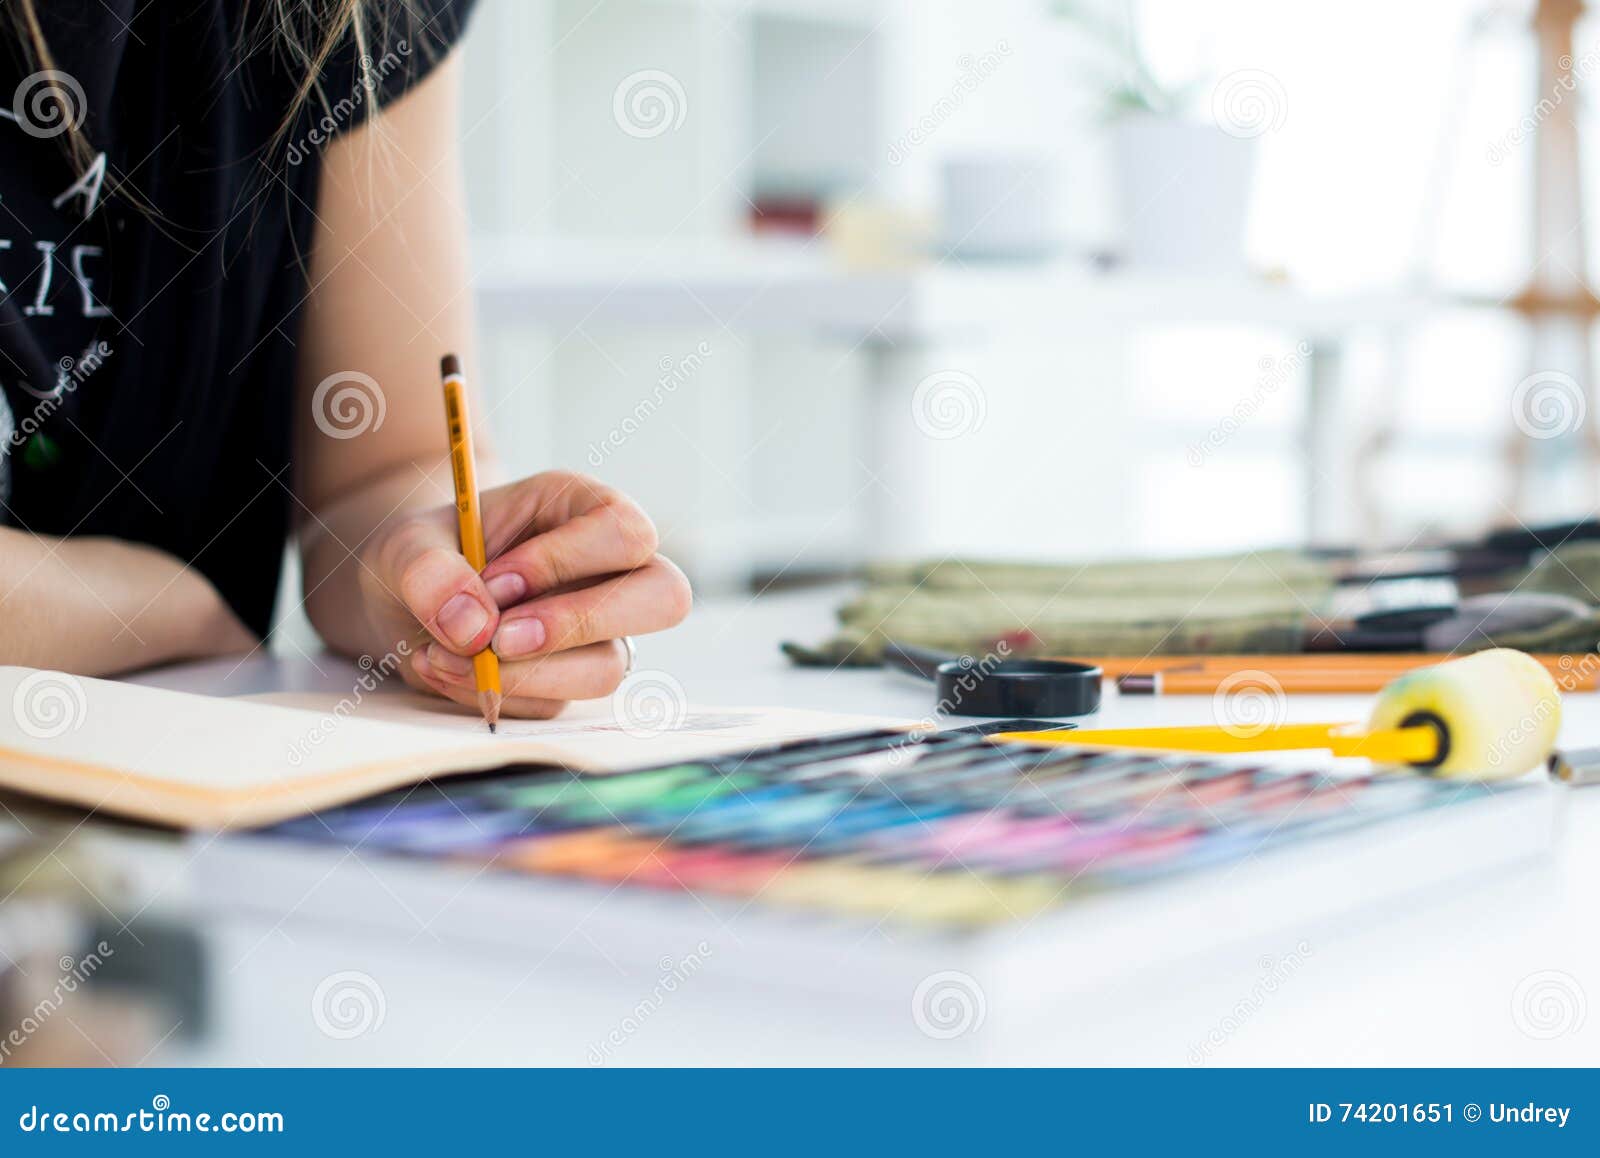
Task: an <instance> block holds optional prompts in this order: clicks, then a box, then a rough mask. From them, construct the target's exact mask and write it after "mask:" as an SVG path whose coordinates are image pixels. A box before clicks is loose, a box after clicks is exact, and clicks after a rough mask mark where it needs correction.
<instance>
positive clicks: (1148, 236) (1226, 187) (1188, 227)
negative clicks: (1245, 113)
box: [1110, 116, 1256, 274]
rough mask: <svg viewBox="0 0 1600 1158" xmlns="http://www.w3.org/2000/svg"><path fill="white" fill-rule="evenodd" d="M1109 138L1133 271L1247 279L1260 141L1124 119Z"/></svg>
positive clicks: (1193, 125)
mask: <svg viewBox="0 0 1600 1158" xmlns="http://www.w3.org/2000/svg"><path fill="white" fill-rule="evenodd" d="M1110 133H1111V152H1112V163H1113V165H1114V167H1115V173H1114V175H1115V178H1116V187H1117V198H1118V203H1119V206H1120V208H1121V217H1122V224H1123V244H1122V247H1121V252H1122V255H1123V257H1124V259H1125V260H1126V261H1127V263H1128V264H1129V265H1130V266H1132V267H1135V268H1139V269H1157V270H1168V271H1184V272H1192V273H1225V274H1242V273H1243V272H1244V270H1245V260H1244V233H1245V223H1246V220H1247V218H1248V215H1249V208H1250V187H1251V183H1252V181H1253V180H1254V177H1255V162H1256V148H1255V145H1256V143H1255V141H1253V140H1250V139H1241V138H1239V137H1234V136H1229V135H1228V134H1227V133H1225V132H1223V131H1222V130H1221V129H1219V128H1217V126H1216V125H1213V124H1208V123H1204V122H1196V121H1183V120H1177V119H1175V118H1171V117H1156V116H1138V117H1124V118H1122V119H1120V120H1118V121H1116V122H1114V123H1113V124H1112V126H1111V130H1110Z"/></svg>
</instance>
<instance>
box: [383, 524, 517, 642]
mask: <svg viewBox="0 0 1600 1158" xmlns="http://www.w3.org/2000/svg"><path fill="white" fill-rule="evenodd" d="M386 554H388V555H389V559H388V565H387V566H386V567H385V568H384V572H385V574H384V581H385V582H386V583H387V584H389V586H390V590H391V593H392V594H394V595H396V596H398V597H399V599H400V601H401V602H402V603H404V604H405V605H406V608H407V609H408V610H409V611H410V612H411V614H412V615H414V616H416V617H417V621H418V622H419V623H421V624H422V626H423V627H425V628H427V630H428V633H429V634H430V635H432V636H433V637H434V638H435V639H437V640H438V641H439V642H440V643H442V644H444V646H445V647H447V648H449V649H450V650H451V651H453V652H455V653H456V654H457V655H476V654H477V653H478V652H480V651H482V650H483V649H484V648H486V647H488V646H489V640H490V639H491V638H492V637H493V636H494V629H495V625H496V624H497V623H498V622H499V619H500V613H499V610H498V608H497V607H496V606H495V601H494V599H493V598H491V597H490V595H489V591H488V588H486V587H485V586H484V583H483V579H482V578H480V577H479V575H478V573H477V572H476V571H474V570H473V569H472V565H471V564H470V563H468V562H467V560H466V558H465V557H464V556H463V555H462V554H461V552H460V551H459V550H458V549H457V540H456V537H455V535H454V533H453V531H449V530H446V529H445V528H444V527H443V526H441V525H439V524H436V523H432V522H428V521H418V522H414V523H411V524H409V525H408V526H406V528H405V529H404V530H403V531H402V532H401V533H400V534H399V535H398V536H397V538H396V540H395V542H394V543H393V544H392V550H391V551H390V552H386Z"/></svg>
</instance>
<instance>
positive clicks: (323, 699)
mask: <svg viewBox="0 0 1600 1158" xmlns="http://www.w3.org/2000/svg"><path fill="white" fill-rule="evenodd" d="M243 698H244V699H246V700H248V701H250V702H255V703H261V704H271V705H274V706H276V707H281V708H293V709H295V710H297V711H299V712H303V713H306V714H310V715H313V716H315V717H316V718H317V719H319V720H322V721H324V722H325V723H326V724H327V725H328V727H329V729H330V730H333V729H336V728H337V727H340V726H342V724H343V723H344V722H353V721H361V722H366V723H382V724H388V725H401V726H403V727H404V728H405V730H406V731H407V732H410V731H411V730H412V729H416V730H418V731H421V732H424V733H426V734H427V735H429V736H430V737H434V738H448V739H449V740H451V741H452V742H454V741H460V740H468V741H470V742H473V743H475V744H484V745H488V746H494V745H500V746H501V747H502V748H504V749H505V750H507V752H508V758H509V759H523V760H531V759H532V757H530V756H527V755H517V753H520V752H524V751H528V752H537V753H539V754H540V759H542V760H543V761H545V762H549V763H560V764H565V765H567V766H569V767H572V768H576V769H579V770H582V771H588V772H608V771H620V770H623V769H627V768H643V767H647V766H649V765H651V764H662V763H668V762H670V761H673V760H688V759H697V758H701V757H706V756H715V755H722V754H726V753H729V752H742V751H745V750H747V749H750V748H758V747H761V746H763V745H766V744H776V743H782V742H783V741H786V740H796V739H802V738H805V737H808V736H820V735H826V734H828V733H830V732H851V731H862V730H865V729H869V728H905V727H910V726H912V721H909V720H904V719H900V718H898V717H884V716H857V715H846V714H839V713H834V712H817V711H808V710H804V709H799V708H720V707H701V706H689V707H687V708H686V709H685V710H684V711H683V712H682V713H681V714H678V715H677V716H676V717H675V718H672V719H670V720H669V721H667V724H668V726H663V727H658V728H644V727H629V726H626V725H625V723H624V722H623V721H620V720H619V719H618V717H617V714H616V712H615V711H614V710H613V708H612V704H611V701H610V700H609V699H601V700H579V701H576V702H574V703H572V704H569V705H568V706H567V708H566V710H565V711H563V712H562V713H561V715H560V716H558V717H557V718H556V719H554V720H517V719H510V718H507V717H501V720H500V724H499V729H498V731H497V732H496V733H495V734H494V735H492V736H491V735H490V734H489V731H488V728H487V726H486V725H485V724H484V722H483V717H482V716H480V715H478V714H477V713H476V712H473V711H471V710H470V709H467V708H463V707H461V706H460V705H458V704H453V703H450V702H448V701H445V700H441V699H439V698H437V697H435V696H425V695H421V694H419V693H415V692H409V691H407V692H380V693H378V694H375V695H369V696H366V697H365V698H364V699H362V700H361V701H360V702H359V703H356V702H354V701H353V698H352V697H351V696H349V695H344V696H340V695H337V694H334V693H320V692H273V693H269V694H266V695H261V696H248V697H243ZM530 742H532V743H531V744H530Z"/></svg>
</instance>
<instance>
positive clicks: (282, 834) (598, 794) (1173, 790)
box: [251, 721, 1539, 933]
mask: <svg viewBox="0 0 1600 1158" xmlns="http://www.w3.org/2000/svg"><path fill="white" fill-rule="evenodd" d="M1018 723H1019V722H1018V721H1011V722H1008V723H1007V724H1006V725H1005V726H1006V727H1008V728H1009V727H1015V726H1016V725H1017V724H1018ZM1045 726H1047V727H1048V726H1050V725H1045ZM993 730H995V727H994V726H986V727H979V728H969V729H957V730H950V731H942V732H932V733H922V734H907V733H903V732H893V731H881V732H868V733H859V734H852V735H842V736H832V737H827V738H823V739H815V740H807V741H803V742H798V743H790V744H786V745H781V746H776V747H771V748H765V749H760V750H757V751H752V752H747V753H744V754H742V755H738V756H730V757H723V758H718V759H712V760H706V761H704V762H690V763H675V764H670V765H666V766H663V767H656V768H647V769H643V770H640V771H635V772H627V773H621V774H614V775H608V776H581V775H577V774H573V773H569V772H565V771H559V770H549V769H508V770H504V771H501V772H497V773H493V774H483V775H474V776H467V777H461V778H455V779H446V780H440V781H435V782H431V783H428V784H424V785H421V786H418V787H415V788H411V789H407V790H403V791H396V792H392V793H388V794H385V795H382V796H377V797H373V798H370V799H367V800H363V801H360V802H357V803H354V804H351V805H347V806H344V807H340V808H337V809H333V810H330V811H325V812H322V813H320V814H317V815H314V816H308V817H303V818H300V819H296V820H293V821H290V822H287V823H283V824H279V825H276V826H274V827H272V828H270V829H265V830H262V831H261V832H260V833H257V834H253V835H252V838H251V839H253V840H257V841H261V840H265V841H267V842H271V843H274V844H276V843H278V842H284V841H290V842H295V843H296V844H298V845H305V844H307V843H310V844H315V845H321V846H327V847H328V848H329V849H332V850H342V851H343V852H345V853H347V854H348V853H353V854H356V855H357V856H358V857H361V858H366V857H369V856H381V857H384V858H391V859H392V858H399V859H401V860H405V861H413V862H423V863H429V864H448V865H451V866H454V867H456V868H457V869H463V870H466V873H467V875H466V876H465V877H463V882H465V881H468V880H476V879H478V878H479V877H494V878H497V879H500V880H501V881H505V880H512V879H520V880H521V881H522V882H523V883H524V884H525V885H530V886H531V885H532V884H533V882H532V881H531V880H529V878H545V879H546V881H547V882H551V883H553V882H555V881H565V882H567V883H566V884H565V886H564V887H566V888H569V889H570V888H574V887H577V886H576V885H574V884H573V883H572V882H587V884H588V885H589V886H591V887H592V886H596V885H598V886H602V887H603V888H604V889H605V890H606V893H605V894H600V895H608V896H609V895H611V894H614V893H619V892H621V893H627V894H632V895H636V896H641V897H643V896H650V895H654V896H656V897H659V896H660V895H661V894H663V893H667V892H671V893H679V894H682V893H689V894H692V895H693V896H694V898H695V899H696V900H697V901H699V902H700V907H701V908H705V907H706V906H707V905H718V906H721V908H720V909H719V911H721V912H724V913H736V914H737V913H743V912H745V911H748V910H756V909H761V910H767V911H773V912H783V911H787V912H790V913H794V912H810V913H812V914H828V915H831V916H835V917H846V918H852V919H859V920H865V921H866V922H868V923H869V924H872V925H883V924H886V923H887V924H893V925H896V926H904V925H907V924H909V925H912V926H917V927H921V928H924V929H930V928H931V929H936V930H944V931H948V932H955V933H962V932H963V931H968V932H970V931H975V930H981V929H989V928H994V927H997V926H1000V927H1003V926H1005V925H1006V924H1007V923H1012V924H1015V923H1029V922H1032V921H1033V920H1034V919H1036V918H1038V917H1040V916H1041V915H1042V914H1045V913H1046V912H1047V911H1050V910H1058V909H1059V910H1062V911H1066V912H1070V911H1072V910H1073V909H1074V907H1076V906H1081V905H1085V904H1089V903H1095V904H1100V905H1102V906H1103V903H1104V901H1105V900H1106V899H1108V898H1116V897H1119V896H1122V895H1124V894H1128V895H1132V894H1133V893H1134V891H1136V890H1144V889H1147V888H1150V887H1151V886H1156V885H1160V884H1162V883H1170V882H1174V881H1186V880H1189V879H1202V878H1206V877H1208V876H1210V877H1219V878H1221V877H1227V876H1228V875H1229V874H1231V873H1232V872H1233V871H1234V870H1236V869H1238V868H1239V867H1240V866H1241V865H1244V864H1245V863H1247V862H1248V863H1249V864H1251V865H1252V866H1254V865H1256V864H1257V863H1258V862H1259V863H1261V864H1264V865H1266V866H1268V868H1269V869H1273V868H1274V866H1278V865H1279V859H1277V858H1278V854H1282V853H1289V852H1292V851H1295V850H1301V851H1303V850H1321V849H1335V848H1338V847H1339V845H1340V841H1339V839H1338V838H1340V837H1351V836H1357V835H1363V834H1365V835H1366V836H1367V837H1369V839H1368V841H1367V842H1366V847H1367V848H1369V849H1370V850H1374V851H1372V852H1371V854H1370V857H1369V859H1368V860H1367V861H1366V862H1365V863H1366V867H1367V869H1368V871H1369V872H1370V873H1371V874H1372V877H1373V879H1374V880H1380V879H1382V874H1383V873H1389V874H1390V875H1394V873H1395V872H1396V871H1397V870H1396V869H1394V868H1392V867H1380V866H1379V862H1378V860H1377V859H1371V858H1373V857H1376V856H1377V855H1378V854H1377V852H1376V850H1377V849H1379V848H1381V847H1382V846H1383V845H1384V844H1385V842H1386V841H1387V842H1388V843H1389V844H1391V845H1392V844H1393V843H1394V842H1393V841H1392V840H1389V839H1388V838H1387V837H1386V836H1385V835H1384V834H1387V833H1391V832H1393V831H1394V829H1393V827H1392V826H1394V825H1396V824H1397V823H1399V822H1403V821H1406V820H1412V821H1417V820H1419V819H1421V818H1423V817H1435V816H1447V815H1452V814H1457V813H1461V814H1465V813H1468V812H1473V813H1474V814H1477V813H1480V812H1481V811H1482V809H1483V807H1484V806H1485V805H1486V804H1489V803H1491V802H1494V801H1503V800H1508V799H1520V798H1522V797H1523V796H1524V794H1529V793H1531V794H1534V795H1538V793H1539V789H1538V788H1537V787H1534V786H1527V785H1519V784H1497V785H1489V784H1482V783H1474V782H1470V781H1456V780H1439V779H1429V778H1427V777H1425V776H1419V775H1415V774H1410V773H1401V772H1383V771H1379V772H1372V773H1364V774H1340V773H1331V772H1328V771H1323V770H1317V769H1315V768H1307V767H1295V766H1292V765H1291V766H1284V765H1281V764H1263V763H1260V762H1259V761H1257V762H1243V761H1241V760H1238V759H1233V760H1226V759H1215V758H1211V759H1204V758H1194V757H1190V756H1181V755H1157V754H1148V753H1138V752H1125V751H1124V752H1111V751H1091V750H1087V749H1082V748H1072V747H1059V746H1050V747H1046V746H1031V745H1023V744H1014V743H996V742H994V741H992V740H990V739H989V738H988V737H987V735H986V734H985V733H986V732H988V731H993ZM1429 827H1437V826H1436V825H1432V824H1431V822H1430V825H1429ZM1413 830H1418V826H1415V825H1414V826H1413V829H1412V830H1407V831H1408V832H1413V835H1415V832H1414V831H1413ZM1507 832H1508V833H1509V830H1507ZM1374 834H1376V835H1377V837H1378V839H1377V840H1373V839H1370V838H1371V837H1372V836H1373V835H1374ZM1472 839H1473V840H1478V839H1480V838H1479V837H1473V838H1472ZM1347 844H1348V842H1347ZM1510 844H1511V838H1510V836H1509V835H1507V836H1506V847H1507V848H1508V849H1509V847H1510ZM1411 851H1412V852H1413V853H1415V852H1419V851H1420V853H1421V854H1422V857H1423V859H1424V860H1430V859H1437V858H1436V854H1437V853H1438V852H1439V851H1442V850H1431V849H1429V848H1428V846H1427V844H1426V842H1425V841H1424V842H1423V843H1422V844H1420V845H1418V844H1415V843H1414V842H1413V844H1412V846H1411ZM1456 851H1457V852H1458V851H1459V846H1458V847H1457V850H1456ZM1364 855H1365V854H1364ZM1450 855H1451V857H1452V858H1453V859H1457V860H1459V859H1460V858H1459V857H1458V856H1456V853H1455V852H1452V853H1451V854H1450ZM1288 863H1289V858H1287V857H1284V858H1282V866H1281V867H1287V866H1288ZM1430 871H1431V870H1430ZM1403 872H1404V873H1405V874H1406V875H1407V876H1409V877H1415V878H1417V879H1420V878H1421V876H1423V875H1426V874H1425V873H1423V872H1421V871H1420V870H1418V871H1413V870H1412V869H1404V870H1403ZM1345 875H1346V877H1349V875H1350V874H1348V873H1346V874H1345ZM463 887H465V884H463Z"/></svg>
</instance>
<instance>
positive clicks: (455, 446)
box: [439, 354, 501, 732]
mask: <svg viewBox="0 0 1600 1158" xmlns="http://www.w3.org/2000/svg"><path fill="white" fill-rule="evenodd" d="M439 372H440V374H441V375H443V377H444V415H445V421H446V424H447V428H448V430H449V434H450V477H451V479H452V480H453V482H454V484H455V491H456V515H457V517H458V518H459V520H460V523H461V553H462V554H463V555H465V556H466V557H467V562H468V563H470V564H472V569H473V570H474V571H482V570H483V569H484V568H485V567H486V566H488V564H489V559H488V554H487V552H486V550H485V548H484V545H483V515H482V512H481V511H480V510H479V509H478V469H477V461H476V459H475V457H474V455H473V450H472V420H471V419H470V417H469V416H468V414H467V382H466V379H465V378H463V377H462V376H461V359H459V358H457V357H456V356H455V355H454V354H446V355H445V356H444V357H443V358H441V359H440V360H439ZM472 675H473V680H474V682H475V683H476V685H477V688H478V707H479V708H481V709H482V710H483V718H484V720H485V721H486V722H487V723H488V725H489V731H491V732H492V731H494V730H495V725H496V724H498V723H499V722H500V699H501V696H500V660H499V657H497V656H496V655H495V653H494V650H493V649H492V648H487V647H486V648H484V649H483V650H482V651H480V652H479V653H478V654H477V655H475V656H473V657H472Z"/></svg>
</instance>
